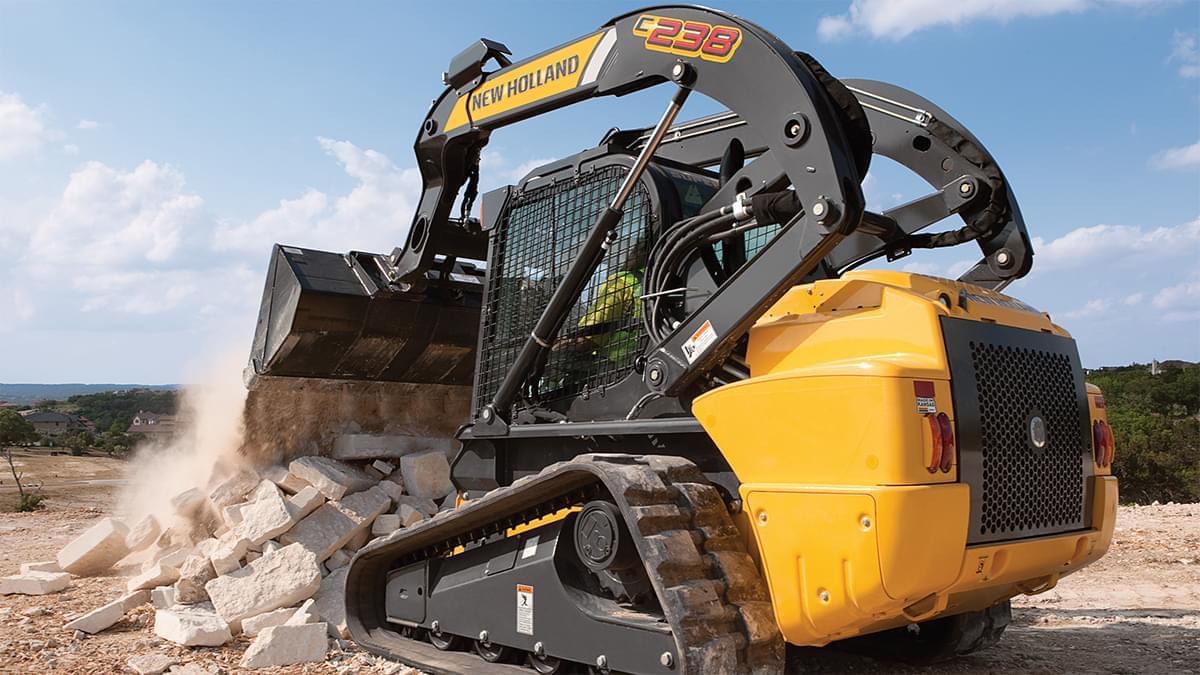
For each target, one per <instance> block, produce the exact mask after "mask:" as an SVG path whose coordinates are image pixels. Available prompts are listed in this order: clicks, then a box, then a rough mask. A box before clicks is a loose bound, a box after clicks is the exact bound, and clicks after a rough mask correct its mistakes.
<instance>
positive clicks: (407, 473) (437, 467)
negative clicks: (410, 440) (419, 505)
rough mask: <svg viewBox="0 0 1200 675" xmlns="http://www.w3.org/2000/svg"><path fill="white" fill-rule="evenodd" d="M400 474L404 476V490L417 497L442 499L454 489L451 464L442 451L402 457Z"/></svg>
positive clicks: (428, 451) (429, 451) (430, 451)
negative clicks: (451, 480) (451, 478)
mask: <svg viewBox="0 0 1200 675" xmlns="http://www.w3.org/2000/svg"><path fill="white" fill-rule="evenodd" d="M400 472H401V473H402V474H403V475H404V489H405V490H407V491H408V494H410V495H413V496H415V497H425V498H427V499H434V498H440V497H442V496H443V495H445V494H446V493H447V492H449V491H450V490H452V489H454V484H453V483H451V482H450V462H448V461H446V454H445V453H443V452H441V451H440V450H427V451H425V452H418V453H414V454H411V455H405V456H403V457H401V458H400Z"/></svg>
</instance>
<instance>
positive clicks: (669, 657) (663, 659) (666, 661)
mask: <svg viewBox="0 0 1200 675" xmlns="http://www.w3.org/2000/svg"><path fill="white" fill-rule="evenodd" d="M658 662H659V663H661V664H663V666H664V667H666V668H670V667H671V666H674V665H675V655H674V654H672V653H671V652H663V653H662V656H660V657H658Z"/></svg>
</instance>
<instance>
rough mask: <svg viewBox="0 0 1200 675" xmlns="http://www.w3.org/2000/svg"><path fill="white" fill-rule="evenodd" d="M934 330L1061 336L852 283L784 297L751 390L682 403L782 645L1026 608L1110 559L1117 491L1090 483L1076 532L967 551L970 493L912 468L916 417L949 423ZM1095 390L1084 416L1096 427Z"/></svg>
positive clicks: (758, 346) (909, 287) (920, 446)
mask: <svg viewBox="0 0 1200 675" xmlns="http://www.w3.org/2000/svg"><path fill="white" fill-rule="evenodd" d="M944 316H949V317H954V318H958V319H968V320H972V321H980V322H987V323H997V324H1002V325H1007V326H1013V327H1017V328H1022V329H1026V330H1031V331H1041V332H1047V333H1053V334H1056V335H1062V336H1066V335H1067V334H1066V332H1065V331H1063V329H1061V328H1060V327H1058V326H1056V325H1055V324H1054V323H1052V322H1051V321H1050V318H1049V317H1048V316H1047V315H1046V314H1043V313H1039V312H1038V311H1037V310H1034V309H1033V308H1031V307H1028V306H1027V305H1024V304H1023V303H1021V302H1019V301H1017V300H1015V299H1013V298H1010V297H1008V296H1005V295H1003V294H1000V293H996V292H993V291H988V290H985V289H982V288H978V287H974V286H971V285H968V284H962V283H958V282H954V281H948V280H944V279H935V278H932V277H924V276H920V275H915V274H907V273H902V272H854V273H851V274H848V275H846V276H845V277H844V278H842V279H836V280H829V281H819V282H816V283H812V284H806V285H803V286H797V287H795V288H793V289H791V290H790V291H789V292H788V293H787V294H786V295H785V296H784V297H783V298H782V299H781V300H780V301H779V302H778V303H776V304H775V306H774V307H772V308H771V310H770V311H769V312H767V313H766V314H765V315H764V316H763V317H762V318H761V319H760V320H759V321H758V322H757V324H756V325H755V326H754V327H753V328H752V329H751V331H750V341H749V345H748V348H747V362H748V364H749V366H750V372H751V377H750V378H749V379H746V380H742V381H740V382H736V383H733V384H729V385H726V386H723V387H719V388H717V389H714V390H712V391H709V392H707V393H705V394H703V395H702V396H700V397H698V398H697V399H696V400H695V401H694V402H693V405H692V412H693V413H694V414H695V416H696V418H697V419H698V420H699V421H700V423H701V424H702V425H703V426H704V429H705V430H706V431H707V432H708V434H709V435H710V436H711V437H712V439H713V441H714V442H715V443H716V444H717V446H718V447H719V448H720V450H721V452H722V454H723V455H724V456H725V459H726V460H727V461H728V462H729V465H730V467H731V468H732V469H733V471H734V473H735V474H736V475H737V477H738V480H739V481H740V483H741V486H740V488H739V491H740V497H741V499H742V512H741V513H740V514H738V518H737V519H736V521H737V523H738V525H739V527H741V528H742V529H743V534H744V535H745V536H746V538H747V539H748V543H749V547H750V549H751V551H752V553H753V555H754V557H755V559H756V561H757V562H758V563H759V565H760V566H761V568H762V570H763V574H764V576H765V578H766V580H767V584H768V587H769V590H770V593H771V600H772V604H773V606H774V608H775V617H776V620H777V621H778V623H779V627H780V629H781V631H782V632H783V635H784V637H785V638H786V639H787V641H788V642H790V643H793V644H800V645H821V644H825V643H828V642H830V641H832V640H837V639H842V638H846V637H852V636H854V635H859V634H863V633H869V632H874V631H878V630H883V629H886V628H891V627H895V626H901V625H904V624H906V623H910V622H913V621H923V620H926V619H930V618H934V617H936V616H939V615H942V614H946V613H958V612H963V611H970V610H977V609H984V608H986V607H989V606H991V605H993V604H995V603H997V602H1000V601H1003V600H1005V599H1007V598H1009V597H1012V596H1013V595H1017V594H1020V593H1034V592H1041V591H1043V590H1046V589H1048V588H1051V587H1053V585H1054V584H1055V583H1057V581H1058V579H1059V578H1060V577H1061V576H1062V575H1063V574H1067V573H1070V572H1072V571H1075V570H1077V569H1079V568H1080V567H1082V566H1084V565H1086V564H1088V563H1090V562H1092V561H1093V560H1095V559H1097V558H1099V557H1100V556H1101V555H1103V553H1104V551H1105V550H1107V548H1108V544H1109V541H1110V540H1111V537H1112V524H1113V521H1114V519H1115V509H1116V500H1117V492H1116V481H1115V479H1112V478H1111V477H1110V476H1107V475H1105V474H1107V473H1108V471H1107V470H1100V469H1099V468H1097V471H1096V474H1097V475H1096V477H1095V478H1093V479H1092V481H1093V489H1092V490H1091V491H1090V493H1091V495H1092V504H1091V511H1092V517H1091V520H1092V523H1093V527H1092V529H1089V530H1083V531H1079V532H1071V533H1067V534H1063V535H1055V536H1046V537H1037V538H1030V539H1023V540H1019V541H1014V542H1001V543H996V544H988V545H983V546H971V547H968V546H967V543H966V542H967V529H968V522H969V515H970V508H971V506H970V488H969V486H968V485H967V484H966V483H960V482H958V475H957V472H958V471H957V466H952V467H951V468H950V471H949V472H942V471H940V470H937V471H934V472H931V471H930V470H929V469H928V468H927V467H928V466H930V464H931V461H930V460H931V456H932V452H933V450H932V448H933V436H932V431H931V429H930V424H929V419H928V417H927V415H930V414H936V413H945V414H946V415H947V416H949V417H950V419H951V420H954V419H955V412H954V409H953V401H952V397H951V390H950V369H949V365H948V362H947V357H946V349H945V344H944V338H943V335H942V329H941V318H942V317H944ZM1093 389H1094V388H1093ZM1093 389H1089V391H1088V400H1089V408H1090V410H1091V412H1092V415H1093V420H1095V419H1102V418H1103V412H1104V411H1103V408H1100V409H1097V407H1096V405H1097V400H1098V398H1099V391H1098V390H1093ZM918 391H925V392H928V391H932V392H933V396H932V397H925V398H923V399H921V398H918V396H919V394H918V393H917V392H918ZM929 398H932V400H929ZM1100 405H1103V404H1102V403H1101V404H1100Z"/></svg>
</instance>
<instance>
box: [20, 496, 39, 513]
mask: <svg viewBox="0 0 1200 675" xmlns="http://www.w3.org/2000/svg"><path fill="white" fill-rule="evenodd" d="M44 501H46V498H45V497H44V496H43V495H39V494H34V493H32V492H26V493H25V494H23V495H21V499H20V501H19V502H17V510H18V511H20V512H21V513H28V512H30V511H37V510H38V509H40V508H42V502H44Z"/></svg>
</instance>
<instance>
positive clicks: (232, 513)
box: [221, 502, 250, 528]
mask: <svg viewBox="0 0 1200 675" xmlns="http://www.w3.org/2000/svg"><path fill="white" fill-rule="evenodd" d="M249 505H250V502H239V503H237V504H230V505H229V506H226V507H225V508H223V509H221V520H222V521H224V522H225V525H226V526H228V527H231V528H232V527H236V526H237V525H238V524H240V523H241V522H242V509H243V508H245V507H247V506H249Z"/></svg>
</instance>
